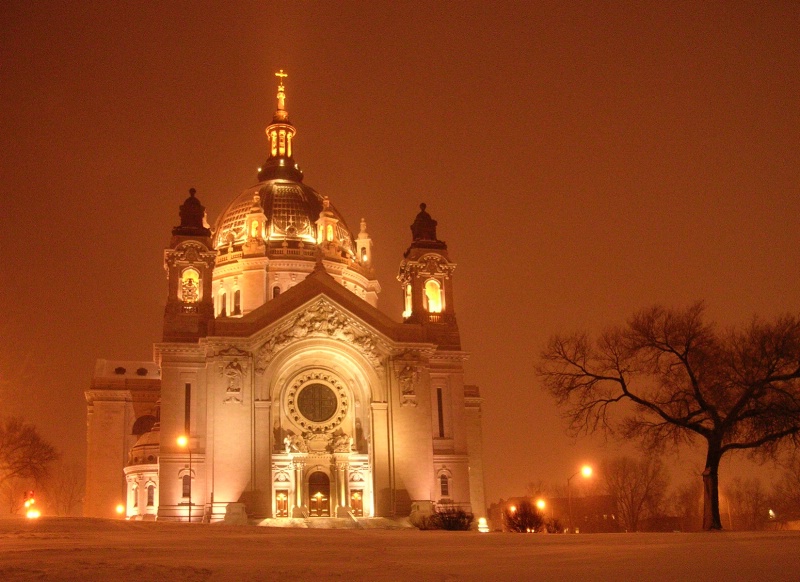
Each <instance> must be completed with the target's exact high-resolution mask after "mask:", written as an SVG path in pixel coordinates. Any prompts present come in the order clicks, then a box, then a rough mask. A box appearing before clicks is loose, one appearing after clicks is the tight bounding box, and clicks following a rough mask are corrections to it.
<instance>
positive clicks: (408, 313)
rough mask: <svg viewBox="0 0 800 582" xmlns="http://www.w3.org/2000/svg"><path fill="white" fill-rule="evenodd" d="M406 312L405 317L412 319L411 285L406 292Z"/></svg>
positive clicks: (407, 286)
mask: <svg viewBox="0 0 800 582" xmlns="http://www.w3.org/2000/svg"><path fill="white" fill-rule="evenodd" d="M404 299H405V311H403V317H411V306H412V302H411V285H406V291H405V298H404Z"/></svg>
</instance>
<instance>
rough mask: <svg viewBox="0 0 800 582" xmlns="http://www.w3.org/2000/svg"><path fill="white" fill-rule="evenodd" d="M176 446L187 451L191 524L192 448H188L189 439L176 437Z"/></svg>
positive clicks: (182, 436) (190, 516)
mask: <svg viewBox="0 0 800 582" xmlns="http://www.w3.org/2000/svg"><path fill="white" fill-rule="evenodd" d="M178 446H179V447H181V448H183V449H186V450H187V451H189V520H188V521H189V523H192V447H190V446H189V437H187V436H185V435H181V436H179V437H178Z"/></svg>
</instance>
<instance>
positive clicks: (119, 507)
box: [114, 503, 125, 515]
mask: <svg viewBox="0 0 800 582" xmlns="http://www.w3.org/2000/svg"><path fill="white" fill-rule="evenodd" d="M114 510H115V511H116V512H117V515H122V514H123V513H125V506H124V505H122V504H121V503H117V506H116V507H115V508H114Z"/></svg>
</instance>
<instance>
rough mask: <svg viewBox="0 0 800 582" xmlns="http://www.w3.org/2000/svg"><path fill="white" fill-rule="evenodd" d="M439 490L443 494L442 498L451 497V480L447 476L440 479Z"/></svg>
mask: <svg viewBox="0 0 800 582" xmlns="http://www.w3.org/2000/svg"><path fill="white" fill-rule="evenodd" d="M439 489H440V490H441V492H442V497H449V496H450V480H449V479H448V478H447V475H442V476H441V477H439Z"/></svg>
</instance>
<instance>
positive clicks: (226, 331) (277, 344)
mask: <svg viewBox="0 0 800 582" xmlns="http://www.w3.org/2000/svg"><path fill="white" fill-rule="evenodd" d="M218 337H229V338H230V337H239V338H248V341H247V343H249V344H250V345H252V346H254V350H253V353H254V356H255V357H256V369H260V370H263V369H265V368H266V366H267V365H268V363H269V361H270V360H271V359H272V358H273V357H274V356H275V355H276V354H277V353H278V352H279V351H281V350H282V349H283V348H285V347H287V346H288V345H290V344H292V343H295V342H297V341H299V340H301V339H305V338H315V337H317V338H329V339H333V340H337V341H342V342H345V343H347V344H349V345H351V346H352V347H354V348H355V349H357V350H358V351H359V352H361V353H362V355H364V357H366V358H367V359H368V360H369V361H370V362H371V363H372V364H373V365H375V366H376V367H377V366H380V365H382V364H381V362H382V360H383V356H384V355H385V354H387V353H389V352H390V351H391V347H390V344H392V343H395V342H420V341H423V334H422V329H421V328H420V327H419V326H417V325H409V324H403V323H400V322H395V321H393V320H392V319H391V318H389V317H388V316H386V315H385V314H383V313H382V312H381V311H379V310H378V309H376V308H375V307H373V306H372V305H370V304H369V303H367V302H366V301H364V300H363V299H361V298H359V297H357V296H356V295H355V294H353V293H352V292H350V291H348V290H347V289H345V288H343V287H342V286H341V285H340V284H339V283H337V282H336V280H335V279H334V278H333V277H331V276H330V275H328V274H327V273H326V272H324V271H323V270H321V269H320V270H315V271H314V272H313V273H311V274H310V275H309V276H308V277H307V278H306V279H304V280H303V281H301V282H300V283H298V284H297V285H295V286H294V287H292V288H291V289H289V290H288V291H286V292H285V293H282V294H281V295H280V296H278V297H276V298H275V299H272V300H270V301H268V302H267V303H265V304H264V305H262V306H261V307H259V308H258V309H255V310H253V311H252V312H250V313H248V314H246V315H245V316H244V317H241V318H224V319H220V320H215V322H214V331H213V334H211V336H210V337H209V339H211V338H218Z"/></svg>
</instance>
